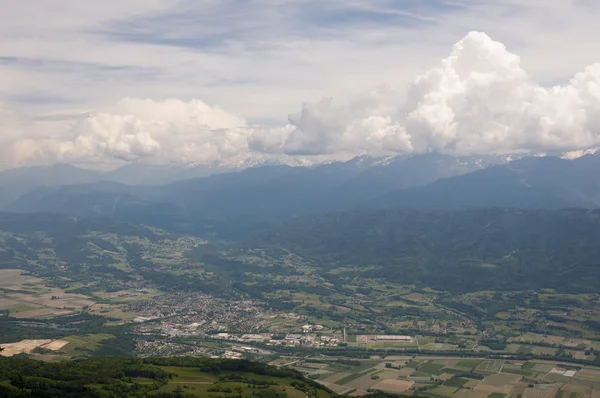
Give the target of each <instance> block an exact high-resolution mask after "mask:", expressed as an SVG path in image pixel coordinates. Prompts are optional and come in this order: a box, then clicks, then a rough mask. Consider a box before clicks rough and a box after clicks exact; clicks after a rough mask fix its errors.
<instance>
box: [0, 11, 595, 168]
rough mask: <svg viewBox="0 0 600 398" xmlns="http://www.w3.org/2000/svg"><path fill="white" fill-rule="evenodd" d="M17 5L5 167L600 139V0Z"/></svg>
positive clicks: (524, 147) (2, 148)
mask: <svg viewBox="0 0 600 398" xmlns="http://www.w3.org/2000/svg"><path fill="white" fill-rule="evenodd" d="M0 6H2V10H3V12H2V13H0V127H1V130H0V169H5V168H11V167H19V166H27V165H33V164H48V163H54V162H67V163H74V164H87V165H118V164H123V163H127V162H140V161H141V162H154V163H202V162H208V161H236V160H239V159H245V158H248V157H257V158H260V157H263V158H268V157H289V158H306V159H317V160H323V159H334V158H340V159H341V158H348V157H350V156H353V155H359V154H384V153H385V154H389V153H400V154H411V153H424V152H428V151H439V152H443V153H449V154H460V155H473V154H484V153H512V152H544V151H565V152H566V151H576V150H585V149H589V148H592V147H598V146H600V46H598V43H597V38H598V37H600V24H598V23H597V18H596V16H597V15H600V2H598V1H596V0H525V1H517V0H489V1H482V0H395V1H394V0H368V1H367V0H329V1H327V2H323V1H316V0H246V1H243V0H193V1H192V0H118V1H116V0H106V1H102V2H100V1H74V0H47V1H43V2H41V1H34V0H20V1H16V0H0Z"/></svg>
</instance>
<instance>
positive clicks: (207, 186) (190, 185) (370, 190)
mask: <svg viewBox="0 0 600 398" xmlns="http://www.w3.org/2000/svg"><path fill="white" fill-rule="evenodd" d="M508 160H510V159H507V158H506V157H485V158H457V157H453V156H449V155H443V154H439V153H428V154H424V155H415V156H396V157H383V158H376V157H369V156H361V157H357V158H354V159H352V160H350V161H348V162H334V163H329V164H322V165H317V166H311V167H293V166H289V165H267V166H262V167H250V168H246V169H244V170H241V171H236V172H223V169H219V172H218V173H216V174H214V173H213V174H212V175H208V176H204V177H198V178H192V179H186V178H185V177H186V176H188V174H185V173H179V174H177V173H175V172H174V171H173V169H170V167H162V168H159V169H160V170H162V172H164V173H167V172H166V171H165V170H167V169H170V171H169V172H173V173H174V174H173V176H175V175H177V176H179V177H181V178H182V179H181V180H179V181H175V182H170V183H167V184H163V185H159V184H141V183H138V184H136V185H133V184H131V183H132V182H134V180H136V178H137V181H138V182H143V181H147V180H145V179H143V178H141V177H140V176H144V175H155V176H159V174H160V173H159V172H158V171H153V169H152V168H153V167H158V166H142V165H131V166H128V167H126V168H123V169H120V170H118V171H116V172H112V173H97V172H92V171H88V170H81V169H77V168H75V167H73V166H66V165H57V166H53V167H48V168H43V169H38V168H35V169H21V170H12V171H8V172H4V173H0V187H2V188H3V194H4V196H3V201H4V206H3V210H5V211H12V212H22V213H36V212H49V213H61V214H67V215H73V216H108V217H114V218H119V219H124V220H128V221H134V222H140V223H143V224H148V225H154V226H157V227H161V228H164V229H168V230H172V231H176V232H182V233H193V234H200V235H202V234H217V235H219V236H223V237H227V238H231V237H237V236H241V235H244V234H246V233H248V232H251V231H254V230H257V229H261V228H265V227H268V226H270V225H274V224H277V223H279V222H282V221H285V220H289V219H293V218H297V217H302V216H306V215H310V214H318V213H326V212H332V211H344V210H349V209H381V208H390V207H393V208H408V209H417V210H461V209H468V208H473V207H518V208H531V209H559V208H564V207H583V208H594V207H598V205H599V204H600V181H599V180H598V179H597V178H596V177H595V176H596V175H597V173H598V172H600V155H585V156H583V157H580V158H577V159H574V160H566V159H561V158H558V157H551V156H547V157H517V158H516V160H513V161H508ZM173 167H175V166H173ZM195 172H197V173H200V171H199V170H196V171H195ZM28 173H29V174H30V175H32V176H34V177H35V178H34V177H28ZM163 176H164V174H163ZM9 177H11V178H9ZM161 178H162V177H161ZM172 178H174V179H176V178H175V177H172ZM155 182H156V180H155ZM67 184H68V185H67ZM19 191H21V192H22V194H21V195H20V196H18V193H19ZM6 193H8V195H7V194H6ZM15 197H17V198H15Z"/></svg>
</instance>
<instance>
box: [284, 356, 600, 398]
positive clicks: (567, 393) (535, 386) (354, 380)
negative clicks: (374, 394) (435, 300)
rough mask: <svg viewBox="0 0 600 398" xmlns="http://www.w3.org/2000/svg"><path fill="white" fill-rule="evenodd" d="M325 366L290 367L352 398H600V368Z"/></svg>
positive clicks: (426, 361) (418, 361)
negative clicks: (384, 395) (370, 397)
mask: <svg viewBox="0 0 600 398" xmlns="http://www.w3.org/2000/svg"><path fill="white" fill-rule="evenodd" d="M345 359H348V358H345ZM309 361H310V360H309ZM292 362H294V361H292V360H289V359H288V363H292ZM320 362H324V363H329V365H328V366H326V367H319V369H318V372H317V369H311V368H310V367H309V366H306V364H305V363H303V361H302V360H300V361H298V362H295V363H294V364H293V365H290V367H293V368H295V369H298V370H301V371H302V372H303V373H306V374H307V375H309V376H311V375H312V377H313V378H316V379H317V381H319V382H321V383H322V384H324V385H326V386H327V387H328V388H330V389H332V390H333V391H336V392H338V393H340V394H344V393H348V392H351V394H350V395H352V396H359V395H366V394H367V393H368V392H371V391H375V390H381V391H385V392H390V393H402V394H412V393H417V394H418V395H420V396H428V397H431V398H442V397H448V398H450V397H459V398H517V397H518V396H521V397H523V398H525V397H530V398H599V397H600V368H594V367H582V366H579V365H577V366H573V365H568V364H560V363H556V362H547V361H509V360H506V361H505V360H483V359H460V358H425V357H416V358H412V359H411V358H410V357H387V358H384V359H378V360H376V359H358V358H357V359H355V360H353V362H348V361H345V362H338V361H337V359H335V358H330V359H326V360H325V359H323V358H321V359H320Z"/></svg>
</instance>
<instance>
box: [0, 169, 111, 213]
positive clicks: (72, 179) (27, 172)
mask: <svg viewBox="0 0 600 398" xmlns="http://www.w3.org/2000/svg"><path fill="white" fill-rule="evenodd" d="M100 180H102V175H101V174H100V173H98V172H95V171H92V170H85V169H80V168H77V167H75V166H71V165H68V164H56V165H53V166H35V167H25V168H19V169H11V170H6V171H3V172H0V208H2V207H3V206H5V205H7V204H8V203H10V202H12V201H14V200H15V199H17V198H18V197H19V196H21V195H23V194H25V193H27V192H29V191H31V190H33V189H36V188H39V187H50V186H58V185H65V184H82V183H90V182H97V181H100Z"/></svg>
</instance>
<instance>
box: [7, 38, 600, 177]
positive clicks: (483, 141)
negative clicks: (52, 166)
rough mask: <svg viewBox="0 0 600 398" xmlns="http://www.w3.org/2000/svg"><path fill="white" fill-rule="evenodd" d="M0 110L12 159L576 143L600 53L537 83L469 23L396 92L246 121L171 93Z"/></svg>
mask: <svg viewBox="0 0 600 398" xmlns="http://www.w3.org/2000/svg"><path fill="white" fill-rule="evenodd" d="M249 100H250V99H249ZM0 109H1V108H0ZM0 119H1V120H0V122H1V123H2V125H3V126H4V128H5V131H6V133H5V134H4V135H3V136H2V138H1V139H0V143H1V144H2V147H3V148H2V149H1V152H0V153H1V154H2V155H3V159H5V163H7V162H8V163H12V164H13V165H18V164H22V163H25V162H28V161H29V162H32V161H42V160H46V161H47V160H61V161H70V160H82V159H120V160H124V161H132V160H137V159H141V158H152V159H155V160H157V161H177V162H203V161H213V160H226V159H232V158H239V157H240V156H242V157H243V156H252V155H253V154H260V155H261V156H264V155H265V154H269V155H294V156H320V157H321V158H322V157H323V156H326V157H335V156H336V155H338V154H349V153H351V154H361V153H377V154H379V153H402V154H407V153H424V152H428V151H439V152H443V153H450V154H460V155H468V154H482V153H510V152H522V151H531V152H542V151H564V152H567V151H578V150H586V149H588V148H592V147H599V146H600V64H595V65H591V66H588V67H586V68H585V69H584V70H583V71H582V72H581V73H578V74H577V75H576V76H574V77H573V78H572V79H571V80H570V81H569V82H568V83H567V84H565V85H563V86H556V87H543V86H541V85H539V84H538V83H536V82H535V81H534V80H533V79H532V78H531V77H530V76H528V74H527V73H526V72H525V71H524V69H523V68H522V66H521V61H520V58H519V57H518V56H517V55H515V54H513V53H511V52H509V51H508V50H507V49H506V48H505V46H504V45H503V44H501V43H499V42H495V41H493V40H492V39H490V38H489V37H488V36H487V35H486V34H484V33H478V32H472V33H469V34H468V35H467V36H466V37H464V38H463V39H462V40H460V41H459V42H458V43H456V44H455V45H454V47H453V48H452V51H451V53H450V55H449V56H448V57H447V58H445V59H443V60H442V61H441V63H440V64H439V65H438V66H436V67H434V68H432V69H430V70H428V71H426V72H425V73H423V74H421V75H420V76H418V77H417V78H416V79H415V80H414V82H413V84H411V85H410V86H409V88H408V91H407V95H406V98H404V99H400V98H399V96H398V95H396V94H394V91H393V90H389V89H376V90H372V91H371V92H368V93H364V94H361V95H358V96H357V97H356V98H354V99H353V100H350V101H348V102H347V103H346V104H340V105H336V103H335V102H334V101H333V99H325V100H322V101H320V102H316V103H305V104H304V105H303V106H302V109H301V110H300V111H299V112H298V113H293V114H291V115H290V116H289V118H288V123H287V124H285V125H281V126H276V127H272V126H259V125H252V124H250V123H248V122H247V121H246V120H244V119H243V118H240V117H238V116H236V115H233V114H230V113H228V112H227V111H225V110H223V109H221V108H219V107H217V106H210V105H208V104H206V103H204V102H202V101H200V100H193V101H188V102H186V101H181V100H178V99H168V100H164V101H153V100H150V99H144V100H142V99H124V100H122V101H119V102H118V103H117V104H115V105H114V106H113V107H111V108H109V109H105V110H104V111H103V112H96V113H90V114H88V115H87V116H85V117H83V118H80V119H78V120H75V121H73V122H71V123H70V124H69V125H64V126H62V127H61V128H60V129H56V130H57V131H59V130H60V131H62V132H61V133H56V134H52V135H50V136H49V135H48V134H46V135H44V134H43V133H40V132H39V131H37V129H38V128H39V127H40V126H39V125H36V124H35V123H25V122H22V121H21V119H20V118H19V117H18V116H15V114H12V113H11V112H8V111H6V110H4V111H0ZM9 130H10V131H9ZM36 137H37V138H36Z"/></svg>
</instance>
